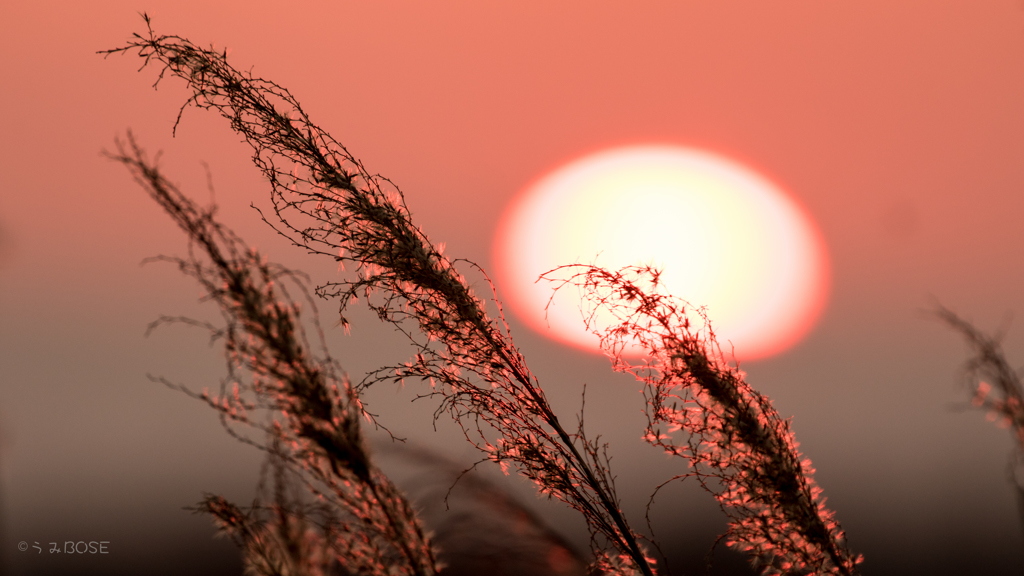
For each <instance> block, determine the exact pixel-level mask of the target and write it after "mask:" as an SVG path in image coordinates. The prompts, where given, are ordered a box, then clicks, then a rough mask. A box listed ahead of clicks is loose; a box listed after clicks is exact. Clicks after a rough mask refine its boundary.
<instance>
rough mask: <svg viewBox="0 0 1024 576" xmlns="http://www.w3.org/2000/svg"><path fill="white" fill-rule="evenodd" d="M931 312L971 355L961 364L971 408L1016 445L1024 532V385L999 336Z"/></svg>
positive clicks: (1015, 479) (1014, 475) (1013, 464)
mask: <svg viewBox="0 0 1024 576" xmlns="http://www.w3.org/2000/svg"><path fill="white" fill-rule="evenodd" d="M934 313H935V315H936V316H937V317H938V318H939V319H940V320H942V321H943V322H945V323H946V325H947V326H949V327H950V328H952V329H953V330H955V331H957V332H958V333H959V334H960V335H961V336H962V337H963V338H964V340H966V341H967V344H968V345H969V346H970V347H971V350H972V352H973V353H974V357H972V358H971V359H969V360H968V361H967V363H966V364H965V365H964V377H965V379H966V381H967V383H968V386H969V387H970V388H971V391H972V393H973V398H972V399H971V405H972V406H974V407H976V408H980V409H982V410H985V411H987V418H988V420H989V421H990V422H994V423H995V424H996V425H997V426H999V427H1000V428H1008V429H1009V430H1010V433H1011V434H1012V435H1013V440H1014V444H1015V446H1014V450H1013V452H1012V453H1011V457H1010V465H1009V477H1010V482H1011V483H1012V484H1013V486H1014V491H1015V492H1016V497H1017V509H1018V515H1019V517H1020V521H1021V529H1022V530H1024V384H1022V383H1021V378H1020V375H1019V374H1018V373H1017V371H1016V370H1014V369H1013V368H1011V367H1010V363H1009V362H1007V361H1006V356H1005V355H1004V353H1003V348H1002V346H1001V345H1000V340H1002V335H1000V334H997V335H995V336H989V335H988V334H985V333H983V332H981V331H980V330H978V329H977V328H975V327H974V325H972V324H971V323H970V322H968V321H966V320H964V319H962V318H960V317H959V316H957V315H956V314H955V313H953V312H952V311H951V310H949V309H948V308H945V307H943V306H936V308H935V310H934Z"/></svg>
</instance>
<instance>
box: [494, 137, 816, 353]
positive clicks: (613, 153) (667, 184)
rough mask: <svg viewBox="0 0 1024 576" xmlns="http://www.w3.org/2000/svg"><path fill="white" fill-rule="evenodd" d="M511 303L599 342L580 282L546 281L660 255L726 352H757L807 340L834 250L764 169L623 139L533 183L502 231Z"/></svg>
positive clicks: (548, 327)
mask: <svg viewBox="0 0 1024 576" xmlns="http://www.w3.org/2000/svg"><path fill="white" fill-rule="evenodd" d="M494 257H495V262H496V264H497V280H498V285H499V287H500V288H501V289H502V290H503V295H504V297H505V298H506V299H507V304H509V305H510V308H511V309H512V310H513V311H514V312H515V313H516V315H517V316H518V317H519V318H521V319H523V320H525V321H526V323H527V324H528V325H529V326H530V327H531V328H533V329H534V330H536V331H538V332H540V333H542V334H545V335H547V336H549V337H553V338H555V339H557V340H560V341H562V342H565V343H568V344H571V345H574V346H577V347H581V348H585V349H588V350H598V349H599V347H598V341H597V337H595V336H594V335H592V334H589V333H587V332H586V330H585V329H584V326H583V320H582V316H581V312H580V302H579V293H578V291H577V290H574V289H563V290H561V291H560V292H559V293H558V294H557V295H556V296H555V298H554V300H553V301H552V305H551V306H550V307H549V308H548V312H547V317H546V318H545V311H544V308H545V306H546V305H547V304H548V300H549V299H550V298H551V294H552V289H553V285H552V284H551V283H548V282H544V281H540V282H535V280H536V279H537V277H538V276H540V274H542V273H544V272H546V271H548V270H551V269H553V268H556V267H558V266H560V265H564V264H573V263H584V264H591V263H593V264H597V265H599V266H602V267H604V268H608V269H617V268H620V267H622V266H627V265H634V264H654V265H655V266H657V267H659V268H661V269H662V270H663V271H664V274H663V275H662V278H661V279H662V282H663V283H664V285H665V286H666V288H667V289H668V290H669V291H670V292H671V293H672V294H674V295H675V296H678V297H680V298H682V299H684V300H686V301H687V302H689V303H691V304H692V305H695V306H704V307H706V309H707V313H708V316H709V317H710V320H711V325H712V328H713V329H714V331H715V334H716V335H717V337H718V340H719V342H720V343H721V344H722V347H723V349H724V350H725V351H726V352H729V351H730V348H732V349H734V350H735V354H736V356H737V358H739V359H741V360H751V359H756V358H763V357H767V356H771V355H774V354H777V353H779V352H782V351H783V350H785V349H787V348H789V347H791V346H793V345H794V344H796V343H797V342H798V341H800V339H801V338H803V336H805V335H806V334H807V332H808V331H809V330H810V329H811V327H813V325H814V323H815V321H816V320H817V319H818V317H819V316H820V314H821V312H822V310H823V309H824V305H825V299H826V295H827V291H828V259H827V254H826V250H825V245H824V242H823V240H822V238H821V235H820V233H819V232H818V230H817V228H816V227H815V225H814V223H813V221H812V220H811V219H810V217H809V216H808V215H807V214H806V213H805V212H804V210H803V209H802V208H801V207H800V206H799V205H798V204H797V203H796V201H795V200H793V199H792V198H791V197H790V196H789V195H788V194H786V193H785V192H783V191H782V190H781V189H780V188H779V187H777V186H776V185H775V184H773V183H772V182H770V181H769V180H768V179H766V178H765V177H763V176H761V175H759V174H757V173H756V172H754V171H753V170H751V169H749V168H747V167H744V166H742V165H740V164H738V163H736V162H734V161H732V160H728V159H726V158H723V157H721V156H717V155H714V154H711V153H708V152H704V151H700V150H695V149H690V148H683V147H678V146H629V147H622V148H614V149H610V150H606V151H603V152H599V153H596V154H592V155H589V156H585V157H583V158H580V159H578V160H575V161H573V162H570V163H568V164H566V165H564V166H562V167H560V168H558V169H556V170H554V171H552V172H550V173H549V174H547V175H545V176H543V177H541V178H540V179H539V180H537V181H536V182H534V183H533V184H531V185H530V186H528V187H527V188H526V189H524V190H523V191H522V192H521V193H520V194H519V195H518V196H517V197H516V198H515V199H514V200H513V202H512V203H511V204H510V205H509V206H508V208H507V209H506V211H505V213H504V214H503V216H502V218H501V221H500V222H499V225H498V228H497V230H496V235H495V241H494Z"/></svg>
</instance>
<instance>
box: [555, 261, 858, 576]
mask: <svg viewBox="0 0 1024 576" xmlns="http://www.w3.org/2000/svg"><path fill="white" fill-rule="evenodd" d="M659 276H660V273H659V271H658V270H656V269H654V268H652V267H650V266H642V267H627V268H624V269H622V270H618V271H608V270H605V269H603V268H599V267H595V266H585V265H575V266H565V267H561V268H558V269H556V270H553V271H551V272H548V273H547V274H546V275H545V277H546V278H548V279H551V280H556V281H560V287H563V286H565V285H567V284H568V285H575V286H578V287H579V288H581V289H582V292H583V299H584V302H585V303H586V306H585V308H584V309H585V317H586V323H587V326H588V328H590V329H591V330H592V331H593V332H594V333H595V334H597V335H599V336H600V338H601V347H602V348H603V349H604V350H605V352H606V353H607V354H608V355H609V356H610V357H611V359H612V362H613V368H614V369H615V370H616V371H619V372H626V373H629V374H632V375H634V376H635V377H636V378H637V380H639V381H640V382H642V383H643V386H644V396H645V398H646V400H647V403H646V407H647V410H646V413H647V421H648V424H647V430H646V432H645V434H644V439H645V440H646V441H647V442H648V443H650V444H652V445H654V446H657V447H658V448H661V449H663V450H664V451H665V452H667V453H668V454H670V455H672V456H676V457H680V458H683V459H685V460H687V463H688V465H689V468H690V470H691V472H689V473H688V474H683V475H680V476H677V477H676V479H682V478H687V477H694V478H696V479H697V480H698V482H700V485H701V486H702V487H704V488H705V489H706V490H708V491H709V492H711V493H712V494H714V496H715V498H716V499H717V500H718V502H719V503H720V504H721V506H722V510H723V511H724V512H725V513H726V515H728V516H729V519H730V523H729V532H728V534H727V541H728V544H729V545H730V546H733V547H735V548H737V549H739V550H741V551H743V552H746V553H747V554H748V555H749V556H750V557H751V560H752V561H753V562H754V564H755V566H760V567H762V568H763V569H764V571H765V573H778V574H842V575H850V574H853V573H854V568H855V566H856V565H857V563H859V562H860V561H861V558H860V557H859V556H856V555H854V554H853V553H851V552H850V550H849V549H848V548H847V546H846V543H845V541H844V540H845V535H844V533H843V531H842V530H841V529H840V527H839V524H838V522H836V521H835V519H834V514H833V513H832V512H831V511H830V510H828V509H827V508H825V499H824V498H822V497H821V494H822V490H821V489H820V488H819V487H818V486H817V485H816V484H815V482H814V480H813V478H812V475H813V474H814V469H813V468H812V467H811V461H810V460H808V459H805V458H803V457H802V456H801V454H800V452H799V451H798V450H797V443H796V440H795V439H794V437H793V433H792V431H791V430H790V426H789V421H788V420H784V419H783V418H781V417H780V416H779V414H778V413H777V412H776V411H775V409H774V408H773V407H772V404H771V401H770V400H769V399H768V398H767V397H766V396H764V395H763V394H760V393H759V392H757V391H756V390H754V389H753V388H752V387H751V386H750V385H749V384H748V383H747V382H746V379H745V375H744V373H743V372H742V371H740V370H739V369H738V368H736V367H734V366H731V365H730V364H729V362H728V361H727V358H726V357H725V355H724V354H723V353H722V351H721V348H720V347H719V345H718V342H717V341H716V340H715V335H714V333H713V332H712V331H711V328H710V324H709V323H708V322H707V317H706V316H704V315H703V312H702V311H700V310H694V309H692V308H691V307H690V306H689V305H688V304H686V303H685V302H683V301H681V300H679V299H677V298H674V297H672V296H671V295H669V294H667V293H665V292H664V290H663V285H662V284H661V283H660V281H659V280H660V278H659ZM601 311H603V312H606V313H607V315H608V316H610V317H611V318H614V320H612V321H610V322H609V321H607V320H603V322H608V325H606V326H600V325H597V324H596V319H597V318H598V317H599V314H598V312H601ZM694 315H696V316H697V317H694ZM600 316H601V317H602V318H605V317H607V316H605V315H600ZM691 320H694V321H697V320H700V321H702V324H703V327H702V328H696V327H695V326H693V324H692V323H691ZM636 348H639V349H641V350H644V351H645V352H646V353H647V355H646V357H645V360H644V361H643V362H640V363H638V364H633V363H630V362H629V361H628V359H627V357H626V355H625V353H626V352H627V351H630V352H633V351H635V349H636ZM679 432H682V433H683V435H682V437H681V438H680V437H679V436H680V435H679V434H675V435H673V434H674V433H679Z"/></svg>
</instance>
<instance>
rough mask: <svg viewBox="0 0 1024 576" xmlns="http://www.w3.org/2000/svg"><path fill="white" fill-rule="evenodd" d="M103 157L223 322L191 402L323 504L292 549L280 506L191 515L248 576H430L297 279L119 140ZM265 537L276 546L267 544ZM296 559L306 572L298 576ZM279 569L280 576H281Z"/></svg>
mask: <svg viewBox="0 0 1024 576" xmlns="http://www.w3.org/2000/svg"><path fill="white" fill-rule="evenodd" d="M112 157H113V158H114V159H115V160H118V161H120V162H122V163H123V164H125V166H127V167H128V168H129V170H130V171H131V172H132V174H133V175H134V176H135V179H136V181H137V182H138V183H139V184H140V185H141V186H142V187H143V188H144V189H145V190H146V192H148V193H149V195H150V196H151V197H152V198H153V199H154V200H155V201H156V202H157V203H158V204H159V205H160V206H161V207H162V208H163V209H164V210H165V211H166V212H167V213H168V214H169V215H170V216H171V217H172V218H173V219H174V221H175V223H177V224H178V226H179V227H180V228H181V229H182V230H184V231H185V233H186V234H187V235H188V237H189V239H190V242H191V243H190V254H189V257H188V258H166V259H168V260H171V261H173V262H175V263H176V264H177V265H178V266H179V268H180V269H181V270H182V272H184V273H185V274H187V275H189V276H191V277H192V278H194V279H196V280H197V281H198V282H199V284H200V285H201V286H202V287H203V289H204V291H205V294H206V298H207V299H209V300H211V301H214V302H216V303H217V304H218V305H219V307H220V310H221V312H222V314H223V317H224V321H225V326H224V327H223V328H217V327H215V326H212V325H209V326H208V328H209V329H210V330H212V331H213V333H214V336H215V337H217V338H223V340H224V349H225V352H226V359H227V365H228V377H227V378H226V379H225V380H224V382H223V383H222V387H221V390H220V392H219V393H215V394H211V393H209V392H206V391H204V392H202V393H200V394H195V393H191V394H193V395H196V396H198V397H199V398H201V399H202V400H204V401H205V402H207V403H208V404H209V405H210V406H212V407H213V408H214V409H216V410H217V411H218V412H220V415H221V418H222V421H223V422H224V424H225V426H226V427H227V428H228V430H229V431H230V432H232V433H233V434H234V435H236V436H238V437H239V438H242V439H243V440H246V441H248V442H250V443H253V444H256V445H258V446H260V447H263V448H265V449H267V450H269V451H270V452H271V454H272V456H273V457H274V458H275V459H276V460H275V461H276V462H279V463H281V465H282V466H283V465H285V464H286V465H288V466H289V467H290V468H291V469H293V470H297V471H301V473H302V474H301V477H302V478H303V479H304V480H305V482H306V483H307V486H308V488H309V490H310V491H311V492H312V494H314V495H316V496H317V497H318V499H319V500H320V501H322V502H325V503H328V504H329V507H328V508H325V509H324V510H327V511H329V515H328V516H329V517H328V521H327V522H324V523H323V526H324V530H321V531H319V532H317V531H310V530H305V529H303V530H302V531H301V532H302V535H301V538H300V537H283V536H281V535H282V534H283V535H288V534H290V533H291V532H292V531H294V530H295V529H297V527H298V526H300V525H304V522H303V521H302V520H303V518H304V515H302V514H296V513H297V512H298V511H299V509H298V508H296V507H289V506H284V503H283V502H282V501H281V499H278V500H279V501H278V502H277V506H276V508H277V510H278V514H279V515H280V514H284V515H285V516H287V517H281V518H278V521H276V522H257V521H255V520H254V518H253V516H252V514H251V513H243V512H242V511H241V509H239V508H238V507H237V506H235V505H233V504H231V503H229V502H227V501H226V500H225V499H223V498H220V497H215V496H211V497H208V498H207V499H206V500H205V501H204V503H203V504H202V506H201V509H203V510H204V511H206V512H209V513H211V514H213V515H214V516H215V517H216V518H217V519H218V520H219V521H220V523H221V526H222V528H224V529H225V530H226V531H228V532H229V533H230V534H231V535H232V536H234V537H236V538H237V539H239V541H240V542H241V543H243V544H244V546H243V547H244V548H245V550H246V551H247V553H246V558H247V561H248V563H249V566H250V568H252V569H253V570H256V571H257V573H260V574H278V573H280V574H293V573H300V574H315V573H317V572H315V571H313V570H312V567H313V565H321V566H322V565H324V564H325V563H326V564H327V565H328V566H330V565H332V562H337V564H338V565H340V566H341V567H343V568H344V569H345V570H347V571H348V572H349V573H355V574H380V575H385V574H388V575H397V574H407V575H415V576H429V575H432V574H436V573H437V571H438V566H437V561H436V560H435V554H434V551H433V549H432V548H431V546H430V545H429V543H428V540H427V536H426V532H425V531H424V529H423V527H422V526H421V525H420V523H419V521H418V520H417V518H416V515H415V514H414V512H413V509H412V507H411V506H410V504H409V503H408V502H407V501H406V499H405V498H404V497H403V496H402V494H401V493H400V492H399V491H398V489H397V488H396V487H395V486H394V485H393V484H392V483H391V481H390V480H389V479H388V478H387V477H386V476H385V475H384V474H383V473H381V472H380V471H379V470H377V469H376V468H375V467H374V466H373V464H372V463H371V462H370V459H369V457H368V455H367V452H366V449H365V447H364V445H363V438H362V434H361V429H360V420H362V419H363V418H364V417H365V416H366V412H365V410H364V409H363V405H362V404H361V402H360V400H359V398H358V396H357V395H356V392H355V389H354V387H353V386H352V385H351V383H350V382H349V381H348V379H347V378H346V377H345V376H344V375H343V374H341V373H340V370H339V369H338V367H337V364H336V363H335V361H334V360H332V359H331V357H330V355H329V354H327V351H326V349H324V350H323V351H322V352H321V353H320V354H319V355H316V354H314V353H313V348H312V347H311V345H310V343H309V341H308V338H307V337H306V334H305V330H304V329H303V325H302V321H301V318H300V306H299V304H298V303H297V302H295V301H294V300H292V299H291V298H290V296H289V293H288V288H287V285H288V284H289V283H291V284H292V285H293V286H295V287H297V288H298V289H299V290H300V291H302V292H303V293H305V294H307V296H308V292H307V291H306V290H305V284H304V281H303V278H302V276H301V275H298V274H296V273H294V272H291V271H289V270H287V269H285V268H283V267H280V266H276V265H273V264H270V263H268V262H267V261H266V260H265V259H263V258H262V257H261V256H260V254H259V253H258V252H256V251H255V250H251V249H249V248H248V246H247V245H246V244H245V242H243V241H242V240H241V239H240V238H238V237H237V236H236V235H234V234H233V233H232V232H231V231H230V230H228V229H227V228H225V227H224V226H223V225H221V224H220V223H219V222H217V221H216V220H215V219H214V214H213V209H212V208H211V209H209V210H203V209H201V208H200V207H198V206H197V205H196V204H195V203H194V202H193V201H191V200H190V199H189V198H187V197H186V196H185V195H184V194H182V193H181V192H180V191H179V190H178V189H177V188H176V187H175V186H174V185H173V184H172V183H170V182H169V181H168V180H167V179H166V178H165V177H164V176H163V175H162V174H161V173H160V170H159V168H158V167H157V165H156V164H155V162H153V161H150V160H149V159H147V157H146V156H145V154H144V153H143V151H142V150H141V149H140V148H139V147H138V146H137V145H136V143H135V142H134V140H132V139H131V137H130V135H129V141H128V143H127V145H122V144H119V145H118V152H117V153H116V154H114V155H112ZM307 300H308V301H309V303H310V305H312V299H310V298H308V297H307ZM173 320H177V319H174V318H164V319H162V321H173ZM158 322H159V321H158ZM321 336H322V335H321ZM321 342H322V338H321ZM247 374H248V375H251V377H248V378H247V377H246V375H247ZM168 384H169V383H168ZM184 390H185V391H186V392H189V391H188V390H187V389H184ZM268 413H269V414H270V415H271V417H270V418H269V419H268V418H266V417H265V416H266V415H267V414H268ZM232 423H238V424H242V425H245V426H249V427H255V428H257V429H260V430H262V431H263V432H264V433H265V434H266V435H267V436H268V437H269V438H270V440H269V441H268V442H267V444H265V445H264V444H262V443H260V442H256V441H253V440H251V439H249V438H248V436H245V435H243V434H241V433H239V432H236V431H235V429H234V428H233V427H232V426H231V424H232ZM279 484H283V482H279ZM250 512H251V511H250ZM271 527H273V528H275V531H276V533H277V534H278V535H279V537H277V538H271V537H269V536H268V534H269V533H270V532H268V531H269V530H270V528H271ZM298 542H302V543H304V544H303V546H302V547H301V549H302V550H304V551H305V552H306V553H305V554H302V555H298V554H296V553H295V552H296V551H297V550H298V549H299V548H297V544H296V543H298ZM284 543H291V544H292V545H291V546H285V545H284ZM297 556H302V557H303V558H304V559H303V560H302V562H304V563H305V564H308V566H305V567H304V568H301V569H300V567H301V566H302V562H299V561H298V560H297V559H296V557H297ZM289 558H292V559H293V561H291V562H290V563H289V562H287V559H289ZM314 558H316V559H317V560H316V561H315V562H314V561H313V559H314ZM296 562H299V563H298V564H297V563H296ZM285 565H288V566H291V568H290V569H289V570H284V569H283V568H282V567H283V566H285Z"/></svg>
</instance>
